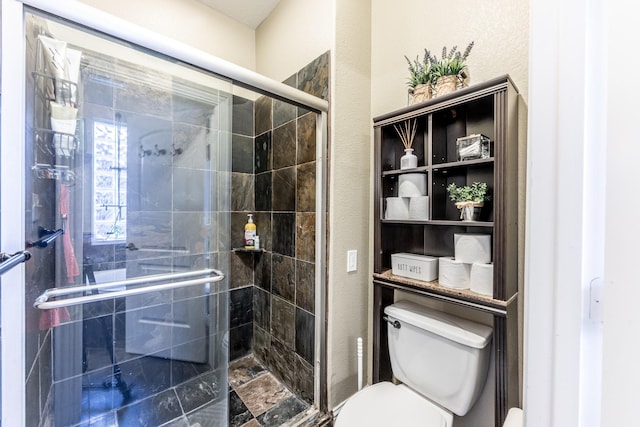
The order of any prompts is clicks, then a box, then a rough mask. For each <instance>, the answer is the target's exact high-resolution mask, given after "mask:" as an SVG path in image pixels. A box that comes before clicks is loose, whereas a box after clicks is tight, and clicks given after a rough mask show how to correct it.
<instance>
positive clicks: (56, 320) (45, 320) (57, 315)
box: [38, 307, 71, 331]
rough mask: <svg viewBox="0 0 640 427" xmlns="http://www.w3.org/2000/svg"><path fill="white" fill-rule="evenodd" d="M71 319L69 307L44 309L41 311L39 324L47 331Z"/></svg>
mask: <svg viewBox="0 0 640 427" xmlns="http://www.w3.org/2000/svg"><path fill="white" fill-rule="evenodd" d="M69 320H71V315H70V314H69V310H67V307H59V308H52V309H50V310H43V311H42V313H40V324H39V325H38V326H39V327H40V330H41V331H46V330H47V329H51V328H53V327H54V326H58V325H61V324H62V323H63V322H68V321H69Z"/></svg>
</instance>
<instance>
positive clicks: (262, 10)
mask: <svg viewBox="0 0 640 427" xmlns="http://www.w3.org/2000/svg"><path fill="white" fill-rule="evenodd" d="M197 1H199V2H200V3H202V4H205V5H207V6H209V7H211V8H213V9H215V10H217V11H218V12H220V13H222V14H223V15H226V16H228V17H229V18H231V19H234V20H236V21H238V22H240V23H242V24H244V25H246V26H248V27H251V28H253V29H254V30H255V29H256V28H257V27H258V25H260V23H261V22H262V21H264V19H265V18H266V17H267V16H269V14H270V13H271V11H272V10H273V9H274V8H275V7H276V6H277V5H278V3H280V0H197Z"/></svg>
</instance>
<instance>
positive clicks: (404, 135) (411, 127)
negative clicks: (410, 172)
mask: <svg viewBox="0 0 640 427" xmlns="http://www.w3.org/2000/svg"><path fill="white" fill-rule="evenodd" d="M416 127H417V123H416V120H415V119H414V120H405V122H404V126H400V127H398V125H393V128H394V129H395V130H396V132H397V133H398V136H399V137H400V140H401V141H402V145H404V148H405V149H407V150H408V149H410V148H411V145H413V138H415V136H416Z"/></svg>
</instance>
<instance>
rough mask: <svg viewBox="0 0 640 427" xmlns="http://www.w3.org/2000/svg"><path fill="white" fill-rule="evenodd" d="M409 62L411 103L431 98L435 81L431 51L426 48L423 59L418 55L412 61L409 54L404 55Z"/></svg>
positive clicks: (408, 83)
mask: <svg viewBox="0 0 640 427" xmlns="http://www.w3.org/2000/svg"><path fill="white" fill-rule="evenodd" d="M404 58H405V59H406V60H407V63H408V64H409V81H408V82H407V85H408V86H409V94H410V95H412V99H411V103H412V104H417V103H419V102H423V101H426V100H428V99H431V97H432V95H433V83H434V82H435V80H434V76H433V70H432V69H431V66H432V63H431V59H432V56H431V53H430V52H429V51H428V50H427V49H425V50H424V56H423V57H422V60H420V58H419V57H418V56H417V55H416V59H414V60H413V61H411V60H410V59H409V58H408V57H407V55H405V56H404Z"/></svg>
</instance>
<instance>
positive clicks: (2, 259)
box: [0, 251, 31, 276]
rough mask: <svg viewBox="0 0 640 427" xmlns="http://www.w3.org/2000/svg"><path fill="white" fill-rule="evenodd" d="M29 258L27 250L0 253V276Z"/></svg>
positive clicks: (29, 254)
mask: <svg viewBox="0 0 640 427" xmlns="http://www.w3.org/2000/svg"><path fill="white" fill-rule="evenodd" d="M30 259H31V253H29V251H18V252H16V253H15V254H13V255H9V254H6V253H4V252H3V253H0V276H1V275H3V274H4V273H6V272H7V271H9V270H11V269H12V268H13V267H15V266H16V265H18V264H20V263H21V262H27V261H29V260H30Z"/></svg>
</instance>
